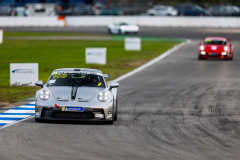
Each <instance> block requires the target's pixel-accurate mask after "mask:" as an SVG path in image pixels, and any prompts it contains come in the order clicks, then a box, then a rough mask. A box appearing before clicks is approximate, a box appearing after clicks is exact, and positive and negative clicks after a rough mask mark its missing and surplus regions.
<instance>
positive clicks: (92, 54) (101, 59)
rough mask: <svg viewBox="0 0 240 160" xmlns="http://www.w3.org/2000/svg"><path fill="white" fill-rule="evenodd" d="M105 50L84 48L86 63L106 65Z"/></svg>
mask: <svg viewBox="0 0 240 160" xmlns="http://www.w3.org/2000/svg"><path fill="white" fill-rule="evenodd" d="M106 52H107V48H86V50H85V60H86V63H96V64H106V58H107V56H106Z"/></svg>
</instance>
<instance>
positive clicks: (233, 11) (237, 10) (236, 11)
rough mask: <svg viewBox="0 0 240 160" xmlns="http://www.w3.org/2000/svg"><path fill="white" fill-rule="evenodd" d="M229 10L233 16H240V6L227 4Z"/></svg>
mask: <svg viewBox="0 0 240 160" xmlns="http://www.w3.org/2000/svg"><path fill="white" fill-rule="evenodd" d="M226 8H227V10H228V11H229V12H230V13H231V16H240V8H239V7H238V6H231V5H228V6H226Z"/></svg>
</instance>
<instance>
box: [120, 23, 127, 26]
mask: <svg viewBox="0 0 240 160" xmlns="http://www.w3.org/2000/svg"><path fill="white" fill-rule="evenodd" d="M119 25H120V26H127V25H129V24H128V23H119Z"/></svg>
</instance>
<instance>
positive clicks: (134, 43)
mask: <svg viewBox="0 0 240 160" xmlns="http://www.w3.org/2000/svg"><path fill="white" fill-rule="evenodd" d="M124 46H125V50H127V51H140V50H141V38H125V45H124Z"/></svg>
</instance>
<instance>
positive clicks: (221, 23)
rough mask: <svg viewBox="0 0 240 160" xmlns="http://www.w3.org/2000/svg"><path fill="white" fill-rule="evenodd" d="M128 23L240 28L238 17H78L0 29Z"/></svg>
mask: <svg viewBox="0 0 240 160" xmlns="http://www.w3.org/2000/svg"><path fill="white" fill-rule="evenodd" d="M114 22H127V23H131V24H137V25H139V26H159V27H208V28H240V18H238V17H147V16H78V17H65V19H59V18H58V17H57V16H56V17H0V27H22V26H23V27H24V26H26V27H63V26H71V27H81V26H107V25H109V24H111V23H114Z"/></svg>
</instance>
